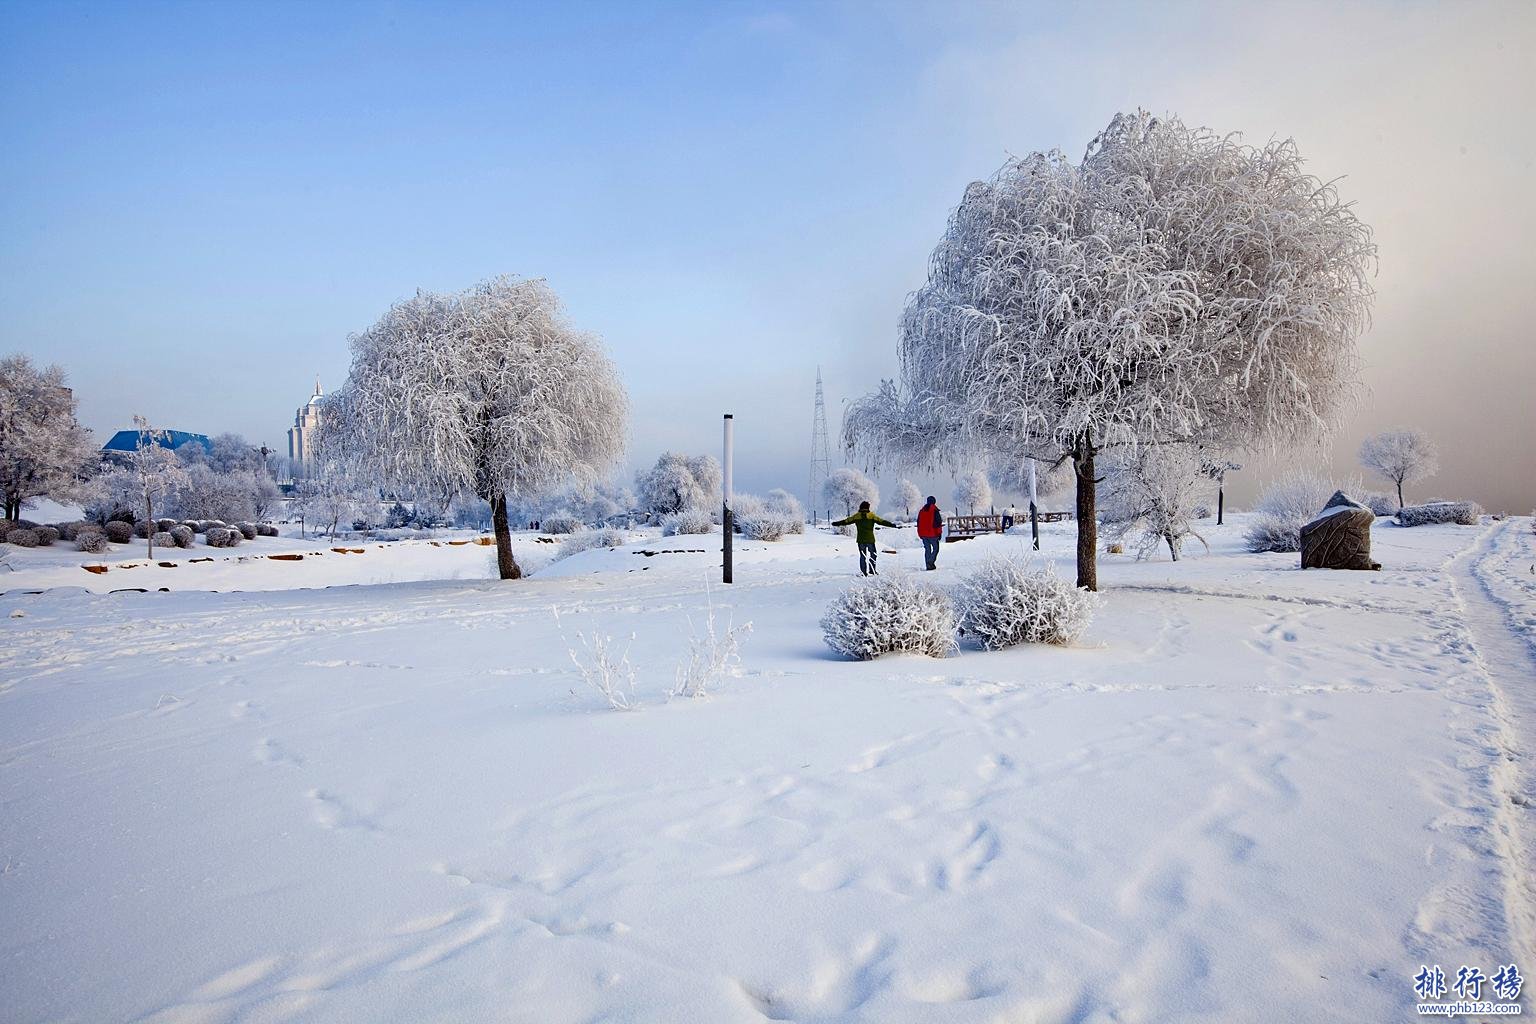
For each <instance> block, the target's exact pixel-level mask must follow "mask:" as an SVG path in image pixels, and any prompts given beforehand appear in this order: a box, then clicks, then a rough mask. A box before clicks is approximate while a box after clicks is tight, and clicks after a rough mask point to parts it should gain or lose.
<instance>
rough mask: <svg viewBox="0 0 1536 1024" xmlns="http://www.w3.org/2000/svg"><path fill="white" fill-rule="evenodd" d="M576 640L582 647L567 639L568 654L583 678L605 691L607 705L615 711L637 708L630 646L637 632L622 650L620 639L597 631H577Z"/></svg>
mask: <svg viewBox="0 0 1536 1024" xmlns="http://www.w3.org/2000/svg"><path fill="white" fill-rule="evenodd" d="M559 621H560V616H559V615H558V614H557V615H556V616H555V622H556V623H557V624H558V623H559ZM576 640H577V642H578V643H579V644H580V645H581V650H580V651H578V650H577V649H576V648H575V647H572V646H570V643H569V641H567V643H566V653H568V654H569V655H570V656H571V664H573V665H575V666H576V671H577V672H579V673H580V674H581V678H582V681H583V682H585V683H586V684H587V685H588V686H590V687H592V688H593V689H594V690H596V691H597V692H598V693H600V694H602V695H603V699H604V700H606V701H607V702H608V706H609V707H611V708H613V709H614V710H615V711H632V710H634V708H635V666H634V665H632V664H631V663H630V660H629V645H630V644H631V643H633V642H634V640H635V634H633V633H631V634H629V640H628V641H627V642H625V644H624V648H623V650H620V649H619V645H618V641H616V640H615V639H614V638H613V637H611V636H609V635H608V634H606V633H599V632H597V631H596V630H593V631H592V633H591V635H588V634H586V633H577V634H576Z"/></svg>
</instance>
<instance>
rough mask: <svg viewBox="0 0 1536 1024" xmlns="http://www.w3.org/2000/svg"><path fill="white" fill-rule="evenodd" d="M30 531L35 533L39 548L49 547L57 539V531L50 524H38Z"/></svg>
mask: <svg viewBox="0 0 1536 1024" xmlns="http://www.w3.org/2000/svg"><path fill="white" fill-rule="evenodd" d="M32 532H33V533H35V534H37V546H38V547H40V548H46V547H50V546H52V544H53V542H54V541H56V540H58V539H59V531H58V530H55V529H54V528H53V527H51V526H39V527H38V528H37V529H35V530H33V531H32Z"/></svg>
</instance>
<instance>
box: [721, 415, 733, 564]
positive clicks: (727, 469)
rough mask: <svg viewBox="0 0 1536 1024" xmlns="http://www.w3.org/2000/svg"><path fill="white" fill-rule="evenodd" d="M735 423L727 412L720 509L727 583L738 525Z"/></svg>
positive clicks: (723, 562)
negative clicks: (734, 513) (733, 510)
mask: <svg viewBox="0 0 1536 1024" xmlns="http://www.w3.org/2000/svg"><path fill="white" fill-rule="evenodd" d="M734 424H735V419H734V418H733V417H732V416H731V414H730V413H726V414H725V458H724V460H723V461H722V463H721V467H722V469H723V476H724V480H723V485H724V486H723V488H722V489H723V490H724V492H725V493H724V495H723V497H724V505H723V506H722V508H721V510H720V532H721V534H722V535H723V538H722V540H721V554H722V555H723V561H722V563H721V564H722V566H723V570H724V572H723V576H724V582H726V583H730V582H731V534H732V533H733V532H735V526H736V524H735V522H734V517H733V516H732V515H731V497H732V494H731V447H732V444H731V442H732V438H731V433H732V432H731V428H732V426H733V425H734Z"/></svg>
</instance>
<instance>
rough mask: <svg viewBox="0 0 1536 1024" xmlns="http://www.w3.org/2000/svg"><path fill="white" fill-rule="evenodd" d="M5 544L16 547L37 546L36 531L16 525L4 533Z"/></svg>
mask: <svg viewBox="0 0 1536 1024" xmlns="http://www.w3.org/2000/svg"><path fill="white" fill-rule="evenodd" d="M5 542H6V543H7V544H14V545H15V546H16V547H18V548H35V547H37V531H36V530H28V529H26V528H25V527H17V528H15V529H13V530H12V531H11V532H10V533H7V534H6V535H5Z"/></svg>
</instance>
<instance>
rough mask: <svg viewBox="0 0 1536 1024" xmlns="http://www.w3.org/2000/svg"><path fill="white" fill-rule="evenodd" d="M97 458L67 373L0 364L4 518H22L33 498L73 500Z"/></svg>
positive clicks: (24, 362)
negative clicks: (79, 416)
mask: <svg viewBox="0 0 1536 1024" xmlns="http://www.w3.org/2000/svg"><path fill="white" fill-rule="evenodd" d="M96 455H97V451H96V445H95V444H94V443H93V442H92V441H91V432H90V431H89V430H86V429H85V428H84V427H82V426H81V425H80V422H79V420H77V419H76V418H75V396H74V393H73V392H71V391H70V389H69V388H68V387H67V386H66V381H65V377H64V371H63V370H61V369H59V368H58V367H57V366H50V367H47V368H46V369H38V368H37V367H36V366H34V365H33V363H32V360H30V359H28V358H27V357H26V356H23V355H16V356H10V357H9V358H6V359H0V506H3V508H0V519H20V518H21V506H22V503H24V502H26V501H28V500H29V499H31V498H39V497H43V496H45V495H54V496H56V497H60V498H64V497H68V496H70V495H71V494H72V493H73V491H74V490H75V489H76V488H77V487H78V485H79V483H80V481H81V480H82V479H83V478H84V475H85V473H86V471H87V470H88V469H89V468H90V466H91V464H92V463H93V462H94V461H95V459H96Z"/></svg>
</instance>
